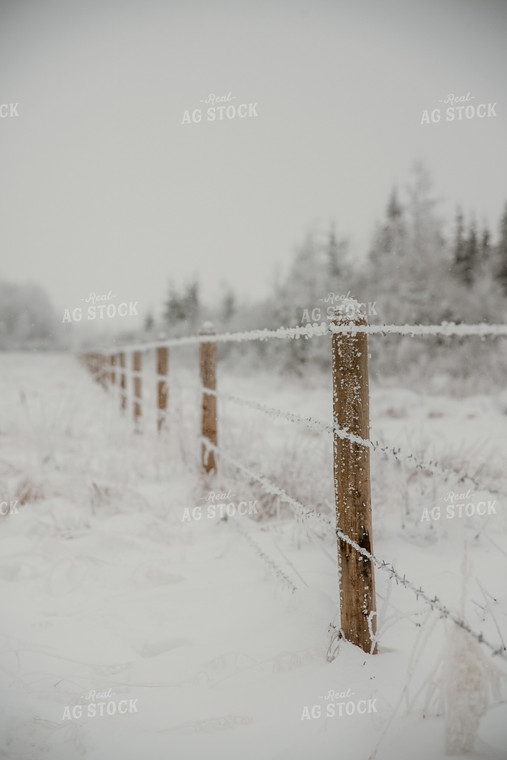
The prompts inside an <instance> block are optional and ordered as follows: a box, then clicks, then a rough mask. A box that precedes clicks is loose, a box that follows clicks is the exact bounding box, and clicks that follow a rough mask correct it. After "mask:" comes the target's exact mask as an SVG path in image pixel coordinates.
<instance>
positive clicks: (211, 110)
mask: <svg viewBox="0 0 507 760" xmlns="http://www.w3.org/2000/svg"><path fill="white" fill-rule="evenodd" d="M233 100H237V98H236V96H235V95H233V94H232V93H231V92H228V93H227V95H215V94H214V93H210V94H209V95H208V96H207V97H206V98H203V99H202V100H200V101H199V102H200V103H202V104H203V105H207V106H208V108H207V109H206V110H205V111H204V113H203V109H202V108H194V110H193V111H190V110H187V111H184V112H183V118H182V120H181V123H182V124H200V122H201V121H202V120H203V116H204V117H205V121H231V120H232V119H236V118H239V119H255V118H256V117H257V116H258V115H259V114H258V113H257V105H258V103H240V104H239V105H238V106H237V105H235V104H234V103H232V102H231V101H233Z"/></svg>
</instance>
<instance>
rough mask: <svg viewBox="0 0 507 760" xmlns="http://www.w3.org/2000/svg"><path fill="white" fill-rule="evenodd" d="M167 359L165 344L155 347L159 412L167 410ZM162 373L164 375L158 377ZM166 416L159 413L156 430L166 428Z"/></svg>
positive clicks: (167, 352)
mask: <svg viewBox="0 0 507 760" xmlns="http://www.w3.org/2000/svg"><path fill="white" fill-rule="evenodd" d="M168 359H169V349H168V348H167V346H158V347H157V375H158V377H157V404H158V408H159V410H160V412H166V411H167V395H168V387H167V365H168ZM160 375H163V376H164V377H165V378H166V379H164V377H160ZM167 427H168V425H167V417H166V415H165V414H159V415H158V419H157V430H158V432H159V433H160V431H161V430H162V429H163V428H167Z"/></svg>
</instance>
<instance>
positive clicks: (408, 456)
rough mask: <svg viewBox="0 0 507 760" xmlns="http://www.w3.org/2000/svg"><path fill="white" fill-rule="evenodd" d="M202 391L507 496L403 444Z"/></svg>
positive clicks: (445, 476)
mask: <svg viewBox="0 0 507 760" xmlns="http://www.w3.org/2000/svg"><path fill="white" fill-rule="evenodd" d="M201 392H202V393H207V394H209V395H211V396H215V397H216V398H223V399H225V400H228V401H231V402H232V403H234V404H238V405H240V406H245V407H248V408H250V409H254V410H255V411H258V412H261V413H262V414H266V415H267V416H268V417H271V418H272V419H283V420H286V421H288V422H293V423H297V424H301V425H304V426H305V427H306V428H308V429H310V430H318V431H319V432H324V433H327V434H328V435H337V436H338V438H342V439H344V440H348V441H351V442H352V443H357V444H360V445H362V446H367V447H368V448H369V449H371V450H372V451H376V452H380V453H381V454H387V455H389V456H392V457H394V458H395V459H396V460H397V461H398V462H400V463H401V462H408V463H409V464H410V465H412V466H413V467H414V468H416V469H419V470H425V471H427V472H431V473H432V474H433V475H441V476H443V477H444V478H445V479H446V480H447V479H448V478H449V477H455V478H457V482H458V483H471V484H472V485H473V486H474V488H475V489H476V490H478V491H487V492H488V493H491V494H495V495H496V496H499V497H502V498H507V493H505V492H504V491H500V490H499V489H497V488H493V487H491V486H487V485H485V484H484V483H481V482H479V481H478V480H477V478H475V477H473V476H472V475H468V474H467V473H460V472H457V471H456V470H453V469H452V468H450V467H443V466H442V465H440V464H438V462H436V461H434V460H427V461H424V460H421V459H419V458H418V457H416V455H415V454H412V453H411V452H408V451H403V450H402V449H401V447H394V446H389V445H387V444H384V443H380V442H379V441H371V440H370V439H368V438H361V437H360V436H358V435H355V434H354V433H350V432H349V431H348V430H346V429H345V428H341V427H340V426H339V425H336V424H334V425H328V424H327V423H325V422H322V420H318V419H315V418H314V417H302V416H301V415H299V414H296V413H295V412H285V411H283V410H282V409H278V408H276V407H272V406H268V405H267V404H262V403H259V402H258V401H252V400H250V399H244V398H240V397H239V396H235V395H233V394H232V393H225V392H223V391H214V390H211V389H210V388H205V387H204V386H201Z"/></svg>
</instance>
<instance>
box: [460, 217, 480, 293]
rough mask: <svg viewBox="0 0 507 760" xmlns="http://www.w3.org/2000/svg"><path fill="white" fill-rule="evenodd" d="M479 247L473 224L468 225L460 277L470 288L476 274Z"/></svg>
mask: <svg viewBox="0 0 507 760" xmlns="http://www.w3.org/2000/svg"><path fill="white" fill-rule="evenodd" d="M478 255H479V247H478V244H477V233H476V231H475V222H474V221H472V222H471V223H470V228H469V233H468V238H467V241H466V243H465V257H464V262H463V269H462V277H463V282H464V283H465V285H468V287H470V286H471V285H472V284H473V282H474V280H475V277H476V274H477V261H478Z"/></svg>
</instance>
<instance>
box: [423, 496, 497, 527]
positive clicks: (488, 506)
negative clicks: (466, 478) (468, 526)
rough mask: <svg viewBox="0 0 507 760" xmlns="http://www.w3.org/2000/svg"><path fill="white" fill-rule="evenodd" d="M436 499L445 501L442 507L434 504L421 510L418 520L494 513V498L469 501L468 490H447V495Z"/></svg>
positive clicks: (447, 518)
mask: <svg viewBox="0 0 507 760" xmlns="http://www.w3.org/2000/svg"><path fill="white" fill-rule="evenodd" d="M438 501H443V502H446V503H445V504H444V505H443V506H442V507H440V505H439V504H436V505H435V506H434V507H431V509H429V508H427V509H425V510H424V511H423V515H422V517H421V519H420V522H423V521H424V520H440V518H442V519H445V520H455V519H456V518H458V519H462V518H463V517H473V516H474V515H479V516H480V517H485V516H486V515H496V514H497V511H496V506H495V505H496V500H495V499H493V500H490V501H487V502H486V501H478V502H476V503H474V502H473V501H470V491H469V490H468V491H467V492H466V493H455V492H454V491H449V493H448V494H447V496H443V497H442V498H440V499H438Z"/></svg>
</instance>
